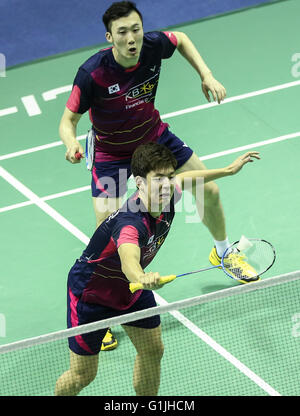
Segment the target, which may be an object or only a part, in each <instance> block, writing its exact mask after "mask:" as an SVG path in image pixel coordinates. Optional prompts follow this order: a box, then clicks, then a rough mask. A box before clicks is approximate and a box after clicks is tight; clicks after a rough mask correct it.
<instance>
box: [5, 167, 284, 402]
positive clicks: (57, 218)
mask: <svg viewBox="0 0 300 416" xmlns="http://www.w3.org/2000/svg"><path fill="white" fill-rule="evenodd" d="M0 176H2V177H3V179H5V180H6V181H7V182H8V183H9V184H10V185H11V186H13V187H14V188H15V189H17V190H18V191H19V192H20V193H21V194H23V195H24V196H25V197H26V198H28V199H29V200H30V201H31V202H32V203H33V204H36V205H37V206H38V207H39V208H40V209H41V210H42V211H44V212H45V213H46V214H47V215H49V216H50V217H51V218H53V219H54V220H55V221H56V222H58V223H59V224H60V225H61V226H62V227H63V228H65V229H66V230H67V231H69V232H70V233H71V234H72V235H73V236H75V237H76V238H77V239H78V240H80V241H81V242H83V243H84V244H85V245H87V244H88V242H89V238H88V237H87V236H86V235H85V234H84V233H82V232H81V231H80V230H79V229H78V228H77V227H75V226H74V225H73V224H71V223H70V222H69V221H68V220H67V219H66V218H64V217H63V216H62V215H61V214H59V213H58V212H57V211H56V210H55V209H53V208H52V207H50V206H49V205H48V204H47V203H46V202H45V201H42V200H41V199H40V198H39V197H38V196H37V195H36V194H35V193H33V192H32V191H31V190H30V189H29V188H27V187H26V186H25V185H23V184H22V183H21V182H20V181H19V180H17V179H16V178H15V177H14V176H12V175H11V174H10V173H9V172H7V171H6V170H5V169H4V168H2V167H1V166H0ZM156 297H157V299H158V302H159V303H161V304H167V303H168V302H167V301H166V300H165V299H164V298H162V297H161V296H159V295H157V294H156ZM171 314H172V315H173V316H174V317H175V318H176V319H177V320H178V321H179V322H181V323H182V324H183V325H184V326H185V327H187V328H188V329H189V330H190V331H192V332H193V333H195V334H196V335H197V336H198V337H199V338H200V339H201V340H202V341H203V342H205V343H206V344H207V345H209V346H210V347H211V348H213V349H214V350H215V351H216V352H217V353H218V354H220V355H221V356H222V357H223V358H225V359H226V360H227V361H229V362H230V363H231V364H232V365H234V366H235V367H236V368H237V369H239V370H240V371H241V372H242V373H243V374H245V376H247V377H248V378H250V379H251V380H252V381H253V382H254V383H255V384H257V385H258V386H259V387H261V388H262V389H263V390H264V391H266V392H267V393H268V394H269V395H272V396H280V394H279V393H278V392H277V391H276V390H275V389H273V388H272V387H271V386H269V385H268V384H267V383H266V382H265V381H264V380H262V379H261V378H260V377H259V376H258V375H256V374H255V373H254V372H253V371H252V370H250V369H249V368H248V367H246V366H245V365H244V364H243V363H242V362H240V361H239V360H238V359H237V358H235V357H234V356H233V355H232V354H230V353H229V352H228V351H227V350H225V349H224V348H223V347H222V346H221V345H219V344H218V343H217V342H216V341H214V340H213V339H212V338H211V337H209V336H208V335H207V334H206V333H205V332H203V331H202V330H201V329H200V328H198V327H197V326H196V325H194V324H193V323H192V322H191V321H189V320H188V319H187V318H186V317H185V316H184V315H182V314H181V313H180V312H178V311H175V312H171Z"/></svg>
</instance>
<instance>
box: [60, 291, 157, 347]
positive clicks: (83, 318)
mask: <svg viewBox="0 0 300 416" xmlns="http://www.w3.org/2000/svg"><path fill="white" fill-rule="evenodd" d="M155 306H156V302H155V299H154V295H153V292H152V291H150V290H143V292H142V294H141V295H140V297H139V298H138V300H137V301H136V302H135V303H134V304H133V305H132V306H131V307H130V308H128V309H126V310H122V311H119V310H116V309H112V308H109V307H107V306H102V305H98V304H94V303H85V302H81V301H80V299H79V298H77V297H76V296H74V295H73V293H72V292H71V290H70V289H69V288H68V301H67V323H68V328H73V327H75V326H78V325H84V324H89V323H91V322H96V321H100V320H104V319H108V318H112V317H114V316H121V315H125V314H127V313H131V312H136V311H140V310H142V309H148V308H152V307H155ZM126 325H128V326H135V327H137V328H146V329H152V328H156V327H158V326H159V325H160V316H159V315H155V316H151V317H150V318H145V319H139V320H138V321H132V322H130V323H126ZM107 330H108V328H104V329H100V330H98V331H94V332H90V333H88V334H82V335H78V336H75V337H70V338H68V341H69V348H70V349H71V351H73V352H75V354H79V355H95V354H98V353H99V351H100V349H101V344H102V340H103V338H104V337H105V334H106V332H107Z"/></svg>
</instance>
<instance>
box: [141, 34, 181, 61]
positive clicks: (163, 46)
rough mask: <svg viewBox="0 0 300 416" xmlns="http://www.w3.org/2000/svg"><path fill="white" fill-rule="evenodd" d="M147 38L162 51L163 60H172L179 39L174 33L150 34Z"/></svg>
mask: <svg viewBox="0 0 300 416" xmlns="http://www.w3.org/2000/svg"><path fill="white" fill-rule="evenodd" d="M146 38H147V40H149V41H150V42H151V44H152V45H155V46H156V47H157V48H159V49H160V54H161V58H162V59H167V58H171V56H172V55H173V53H174V51H175V49H176V47H177V39H176V36H175V35H174V34H173V33H172V32H149V33H147V34H146Z"/></svg>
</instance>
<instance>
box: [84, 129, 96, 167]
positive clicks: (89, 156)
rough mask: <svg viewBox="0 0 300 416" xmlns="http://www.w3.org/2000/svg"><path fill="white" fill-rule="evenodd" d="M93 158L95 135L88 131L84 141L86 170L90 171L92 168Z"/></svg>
mask: <svg viewBox="0 0 300 416" xmlns="http://www.w3.org/2000/svg"><path fill="white" fill-rule="evenodd" d="M94 156H95V133H94V131H93V129H91V130H89V131H88V134H87V136H86V139H85V161H86V167H87V169H88V170H92V169H93V166H94Z"/></svg>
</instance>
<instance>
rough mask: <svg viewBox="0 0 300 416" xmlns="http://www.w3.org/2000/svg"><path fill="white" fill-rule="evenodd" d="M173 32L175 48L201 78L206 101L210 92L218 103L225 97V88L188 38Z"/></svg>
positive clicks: (181, 33) (208, 99) (183, 34)
mask: <svg viewBox="0 0 300 416" xmlns="http://www.w3.org/2000/svg"><path fill="white" fill-rule="evenodd" d="M173 33H174V35H175V36H176V38H177V50H178V51H179V52H180V53H181V55H182V56H183V57H184V58H185V59H186V60H187V61H188V62H189V63H190V64H191V65H192V67H193V68H195V70H196V71H197V72H198V74H199V75H200V77H201V80H202V91H203V93H204V95H205V97H206V99H207V101H210V95H209V92H210V93H211V94H212V96H213V98H214V101H218V103H219V104H220V103H221V101H223V100H224V98H225V97H226V89H225V88H224V86H223V85H222V84H221V83H220V82H219V81H217V80H216V79H215V78H214V77H213V75H212V71H211V70H210V69H209V68H208V66H207V65H206V63H205V62H204V60H203V58H202V57H201V55H200V53H199V52H198V51H197V49H196V47H195V45H194V44H193V42H192V41H191V40H190V38H189V37H188V36H187V35H186V34H185V33H183V32H173Z"/></svg>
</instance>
